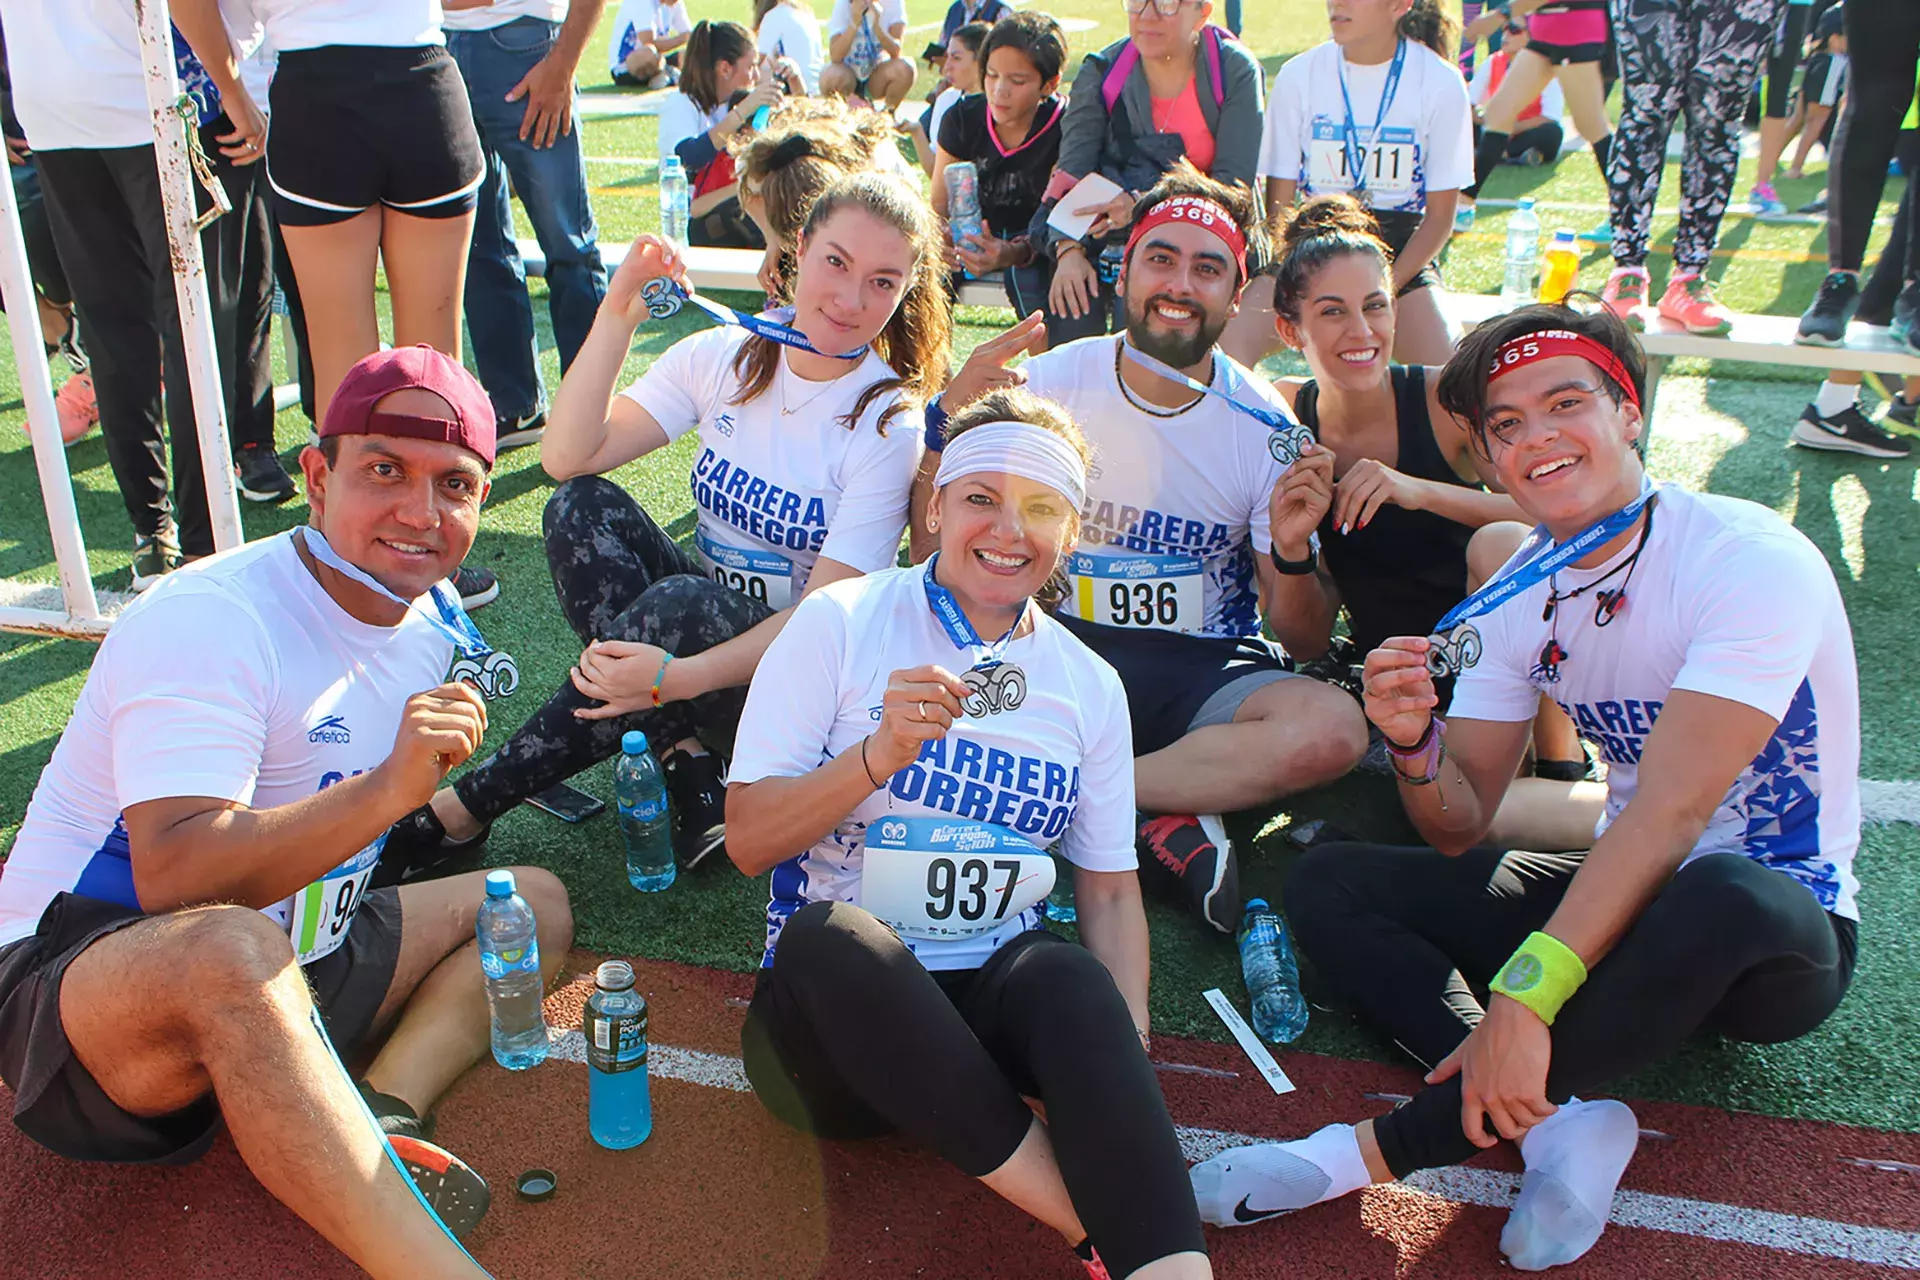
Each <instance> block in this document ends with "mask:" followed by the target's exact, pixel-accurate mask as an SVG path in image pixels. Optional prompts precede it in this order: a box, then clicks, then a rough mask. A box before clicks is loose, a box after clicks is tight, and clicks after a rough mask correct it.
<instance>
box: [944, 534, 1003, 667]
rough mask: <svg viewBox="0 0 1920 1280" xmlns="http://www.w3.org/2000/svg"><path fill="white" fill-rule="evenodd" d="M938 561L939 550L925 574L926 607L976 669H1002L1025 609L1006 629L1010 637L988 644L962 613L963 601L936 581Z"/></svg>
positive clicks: (955, 646) (954, 645)
mask: <svg viewBox="0 0 1920 1280" xmlns="http://www.w3.org/2000/svg"><path fill="white" fill-rule="evenodd" d="M939 562H940V553H939V552H937V551H936V552H934V553H933V555H932V556H930V557H929V558H928V560H927V568H926V573H925V575H924V577H925V584H926V588H927V608H929V609H931V610H932V611H933V616H934V617H936V618H938V619H939V620H940V625H941V626H942V627H944V628H945V629H946V632H947V638H948V639H949V640H951V641H953V647H954V648H956V649H965V650H966V651H967V654H968V656H969V657H971V658H972V659H973V670H975V671H985V670H990V669H992V668H994V667H997V666H999V665H1000V664H1001V662H1002V661H1003V659H1002V657H1001V655H1002V654H1004V653H1006V651H1007V646H1008V645H1010V644H1012V643H1013V633H1014V632H1016V631H1018V630H1019V629H1020V623H1021V622H1022V621H1023V620H1024V619H1025V618H1026V616H1027V611H1026V609H1025V608H1024V607H1023V608H1022V609H1021V610H1020V616H1019V617H1018V618H1015V619H1014V620H1013V625H1012V626H1010V627H1008V628H1007V634H1005V635H1003V636H1001V637H1000V638H999V639H998V640H995V641H994V642H993V643H992V644H988V643H987V642H986V641H984V640H982V639H981V638H980V633H979V632H978V631H976V630H974V627H973V623H972V622H970V621H969V620H968V618H967V615H966V614H965V613H964V612H963V611H962V610H961V608H960V602H959V601H958V600H955V599H954V598H953V592H951V591H949V590H947V589H946V588H945V587H943V586H941V585H940V584H939V583H938V582H937V581H935V580H934V576H933V567H934V566H935V565H936V564H938V563H939Z"/></svg>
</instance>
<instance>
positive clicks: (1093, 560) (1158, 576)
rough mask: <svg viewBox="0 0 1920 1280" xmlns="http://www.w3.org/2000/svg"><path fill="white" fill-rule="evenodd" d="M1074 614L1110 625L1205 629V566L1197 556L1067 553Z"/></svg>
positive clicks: (1087, 619) (1160, 628)
mask: <svg viewBox="0 0 1920 1280" xmlns="http://www.w3.org/2000/svg"><path fill="white" fill-rule="evenodd" d="M1067 574H1068V576H1069V577H1071V578H1072V580H1073V605H1074V615H1075V616H1076V617H1078V618H1080V619H1082V620H1083V621H1086V622H1098V623H1102V624H1104V625H1106V626H1109V627H1151V628H1154V629H1156V630H1159V631H1179V632H1185V633H1192V632H1195V631H1198V630H1200V623H1201V613H1202V597H1203V591H1202V586H1201V583H1202V578H1201V565H1200V560H1199V558H1198V557H1197V556H1090V555H1086V554H1084V553H1082V552H1075V553H1074V554H1073V555H1071V556H1068V557H1067Z"/></svg>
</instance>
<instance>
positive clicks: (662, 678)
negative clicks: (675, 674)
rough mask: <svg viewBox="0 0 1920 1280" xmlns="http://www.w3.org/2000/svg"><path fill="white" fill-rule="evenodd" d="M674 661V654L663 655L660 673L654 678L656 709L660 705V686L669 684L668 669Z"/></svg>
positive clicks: (654, 702)
mask: <svg viewBox="0 0 1920 1280" xmlns="http://www.w3.org/2000/svg"><path fill="white" fill-rule="evenodd" d="M672 661H673V655H672V654H670V653H668V654H662V655H661V657H660V670H659V673H658V674H656V675H655V676H654V677H653V705H654V706H656V707H657V706H659V705H660V686H661V685H663V684H665V683H666V682H667V667H668V665H669V664H670V663H672Z"/></svg>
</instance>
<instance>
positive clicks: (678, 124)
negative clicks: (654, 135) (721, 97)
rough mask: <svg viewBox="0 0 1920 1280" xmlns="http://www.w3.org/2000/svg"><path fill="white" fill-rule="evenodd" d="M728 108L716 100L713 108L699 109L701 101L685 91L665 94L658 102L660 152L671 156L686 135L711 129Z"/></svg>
mask: <svg viewBox="0 0 1920 1280" xmlns="http://www.w3.org/2000/svg"><path fill="white" fill-rule="evenodd" d="M731 110H733V108H732V107H729V106H728V105H727V104H726V103H724V102H718V103H715V104H714V107H713V110H711V111H702V110H701V109H700V104H699V103H697V102H695V101H694V100H693V99H692V98H689V97H688V96H687V95H686V94H684V93H680V92H678V91H676V92H674V93H670V94H668V95H667V97H666V100H665V101H664V102H662V103H661V104H660V115H659V125H658V127H659V131H660V132H659V137H660V154H661V155H663V156H670V155H673V154H674V153H675V152H676V151H678V150H679V148H680V144H681V143H683V142H685V141H686V140H687V139H688V138H691V137H694V136H696V135H698V134H702V133H708V132H711V131H712V129H713V126H715V125H716V124H719V123H720V121H721V120H723V119H724V118H725V117H726V114H727V112H729V111H731ZM688 176H689V177H692V176H693V175H691V174H689V175H688Z"/></svg>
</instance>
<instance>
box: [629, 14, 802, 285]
mask: <svg viewBox="0 0 1920 1280" xmlns="http://www.w3.org/2000/svg"><path fill="white" fill-rule="evenodd" d="M763 70H764V71H765V74H764V75H763V74H762V72H763ZM804 89H805V85H804V83H803V82H802V81H801V79H800V73H799V71H798V70H797V69H796V68H795V67H794V65H793V64H792V63H791V62H780V63H769V64H767V65H766V66H765V67H764V68H763V66H762V59H761V57H760V51H759V49H758V48H757V47H756V46H755V44H754V42H753V33H752V32H751V31H748V30H747V29H746V28H745V27H743V26H741V25H740V24H739V23H737V22H704V21H703V22H699V23H696V24H695V25H694V28H693V36H692V37H691V38H690V39H689V40H688V41H687V56H686V62H685V65H684V67H683V69H682V70H681V73H680V89H679V91H678V92H677V93H674V94H673V95H672V96H670V97H669V98H668V99H667V100H666V101H665V102H664V103H663V104H661V107H660V154H661V155H663V156H667V155H672V156H678V157H679V159H680V165H681V168H683V169H685V170H686V174H687V197H688V206H687V216H688V222H687V239H688V241H689V242H690V243H692V244H697V245H713V246H717V247H720V248H725V249H764V248H766V245H765V243H764V242H763V241H762V240H761V239H760V233H759V229H758V228H756V227H755V226H754V225H753V222H752V221H751V220H750V219H749V218H748V217H747V216H746V214H745V212H744V211H743V210H742V209H741V207H740V182H739V178H738V175H737V174H736V173H735V172H734V160H733V155H732V151H731V148H732V147H733V146H734V145H735V143H736V141H737V140H738V139H740V138H741V137H743V136H745V135H746V133H747V132H748V131H749V130H751V129H752V127H753V118H754V116H755V115H756V114H758V113H759V111H760V110H761V109H762V108H765V109H767V110H769V111H771V110H772V109H773V108H774V107H777V106H779V105H780V103H781V102H782V101H783V100H784V99H785V97H786V95H787V94H789V93H799V92H803V91H804Z"/></svg>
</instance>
